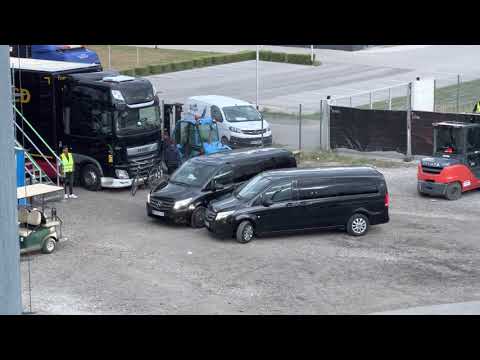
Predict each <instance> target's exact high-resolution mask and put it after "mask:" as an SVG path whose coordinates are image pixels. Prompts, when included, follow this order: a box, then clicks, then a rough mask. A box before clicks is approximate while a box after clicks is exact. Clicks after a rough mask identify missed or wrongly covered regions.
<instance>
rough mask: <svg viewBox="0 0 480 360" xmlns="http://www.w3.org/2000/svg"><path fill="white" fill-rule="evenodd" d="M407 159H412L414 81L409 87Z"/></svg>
mask: <svg viewBox="0 0 480 360" xmlns="http://www.w3.org/2000/svg"><path fill="white" fill-rule="evenodd" d="M405 161H412V83H408V87H407V156H406V157H405Z"/></svg>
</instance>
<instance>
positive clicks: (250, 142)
mask: <svg viewBox="0 0 480 360" xmlns="http://www.w3.org/2000/svg"><path fill="white" fill-rule="evenodd" d="M229 145H230V146H231V147H242V146H260V145H262V138H261V137H257V138H250V139H245V138H238V137H235V136H230V142H229ZM263 145H272V135H270V136H265V137H264V138H263Z"/></svg>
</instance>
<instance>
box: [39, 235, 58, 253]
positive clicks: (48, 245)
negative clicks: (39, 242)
mask: <svg viewBox="0 0 480 360" xmlns="http://www.w3.org/2000/svg"><path fill="white" fill-rule="evenodd" d="M56 247H57V242H56V241H55V239H54V238H52V237H49V238H48V239H47V240H45V241H44V242H43V246H42V252H43V253H44V254H51V253H53V252H54V251H55V248H56Z"/></svg>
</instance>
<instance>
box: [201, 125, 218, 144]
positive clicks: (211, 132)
mask: <svg viewBox="0 0 480 360" xmlns="http://www.w3.org/2000/svg"><path fill="white" fill-rule="evenodd" d="M198 132H199V134H200V140H201V141H202V143H205V142H206V143H209V144H210V143H212V142H217V141H218V128H217V124H215V123H213V124H202V125H199V126H198Z"/></svg>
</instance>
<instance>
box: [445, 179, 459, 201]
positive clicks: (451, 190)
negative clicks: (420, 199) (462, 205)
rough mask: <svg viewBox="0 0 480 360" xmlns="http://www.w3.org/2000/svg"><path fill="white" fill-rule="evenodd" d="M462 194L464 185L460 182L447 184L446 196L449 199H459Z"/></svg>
mask: <svg viewBox="0 0 480 360" xmlns="http://www.w3.org/2000/svg"><path fill="white" fill-rule="evenodd" d="M461 196H462V185H460V183H458V182H454V183H450V184H448V185H447V191H445V197H446V198H447V199H448V200H458V199H460V197H461Z"/></svg>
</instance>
